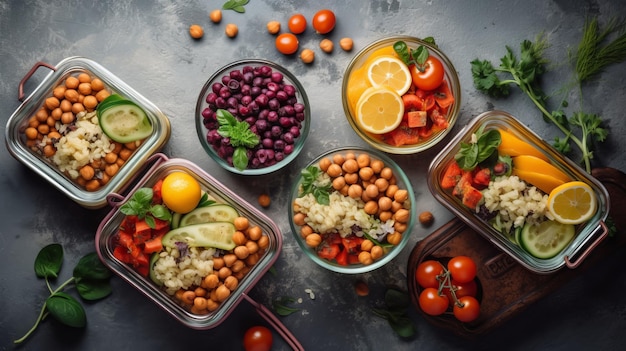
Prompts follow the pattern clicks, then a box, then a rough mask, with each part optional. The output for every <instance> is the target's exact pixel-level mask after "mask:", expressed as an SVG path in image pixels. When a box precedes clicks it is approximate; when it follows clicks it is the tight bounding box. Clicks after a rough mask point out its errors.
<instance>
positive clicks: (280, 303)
mask: <svg viewBox="0 0 626 351" xmlns="http://www.w3.org/2000/svg"><path fill="white" fill-rule="evenodd" d="M295 301H296V299H294V298H293V297H287V296H282V297H280V298H278V299H276V300H274V302H273V303H272V306H273V307H274V311H276V314H278V315H279V316H288V315H290V314H292V313H295V312H298V311H300V309H299V308H294V307H290V306H287V305H288V304H291V303H294V302H295Z"/></svg>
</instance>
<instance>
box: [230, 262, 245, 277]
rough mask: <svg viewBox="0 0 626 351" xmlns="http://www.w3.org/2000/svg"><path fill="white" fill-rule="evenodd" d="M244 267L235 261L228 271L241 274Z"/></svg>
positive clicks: (243, 264) (241, 263)
mask: <svg viewBox="0 0 626 351" xmlns="http://www.w3.org/2000/svg"><path fill="white" fill-rule="evenodd" d="M245 266H246V264H245V263H244V262H243V261H242V260H237V261H235V263H233V266H232V267H230V270H231V271H232V272H233V274H234V273H238V272H241V270H242V269H243V268H244V267H245Z"/></svg>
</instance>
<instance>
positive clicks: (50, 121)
mask: <svg viewBox="0 0 626 351" xmlns="http://www.w3.org/2000/svg"><path fill="white" fill-rule="evenodd" d="M46 124H47V125H48V126H49V127H50V128H53V127H54V125H55V124H56V121H55V120H54V118H52V116H48V119H46Z"/></svg>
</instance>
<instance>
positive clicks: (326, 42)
mask: <svg viewBox="0 0 626 351" xmlns="http://www.w3.org/2000/svg"><path fill="white" fill-rule="evenodd" d="M334 46H335V45H334V44H333V41H332V40H330V39H328V38H326V39H322V41H320V49H322V51H324V52H325V53H327V54H330V53H331V52H333V47H334Z"/></svg>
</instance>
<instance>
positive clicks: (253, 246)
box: [246, 241, 259, 254]
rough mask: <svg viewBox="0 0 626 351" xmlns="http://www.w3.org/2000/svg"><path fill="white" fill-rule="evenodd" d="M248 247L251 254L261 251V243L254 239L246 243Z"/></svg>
mask: <svg viewBox="0 0 626 351" xmlns="http://www.w3.org/2000/svg"><path fill="white" fill-rule="evenodd" d="M246 247H247V248H248V251H250V254H254V253H256V252H257V251H259V245H258V244H257V243H256V242H254V241H248V242H247V243H246Z"/></svg>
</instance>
